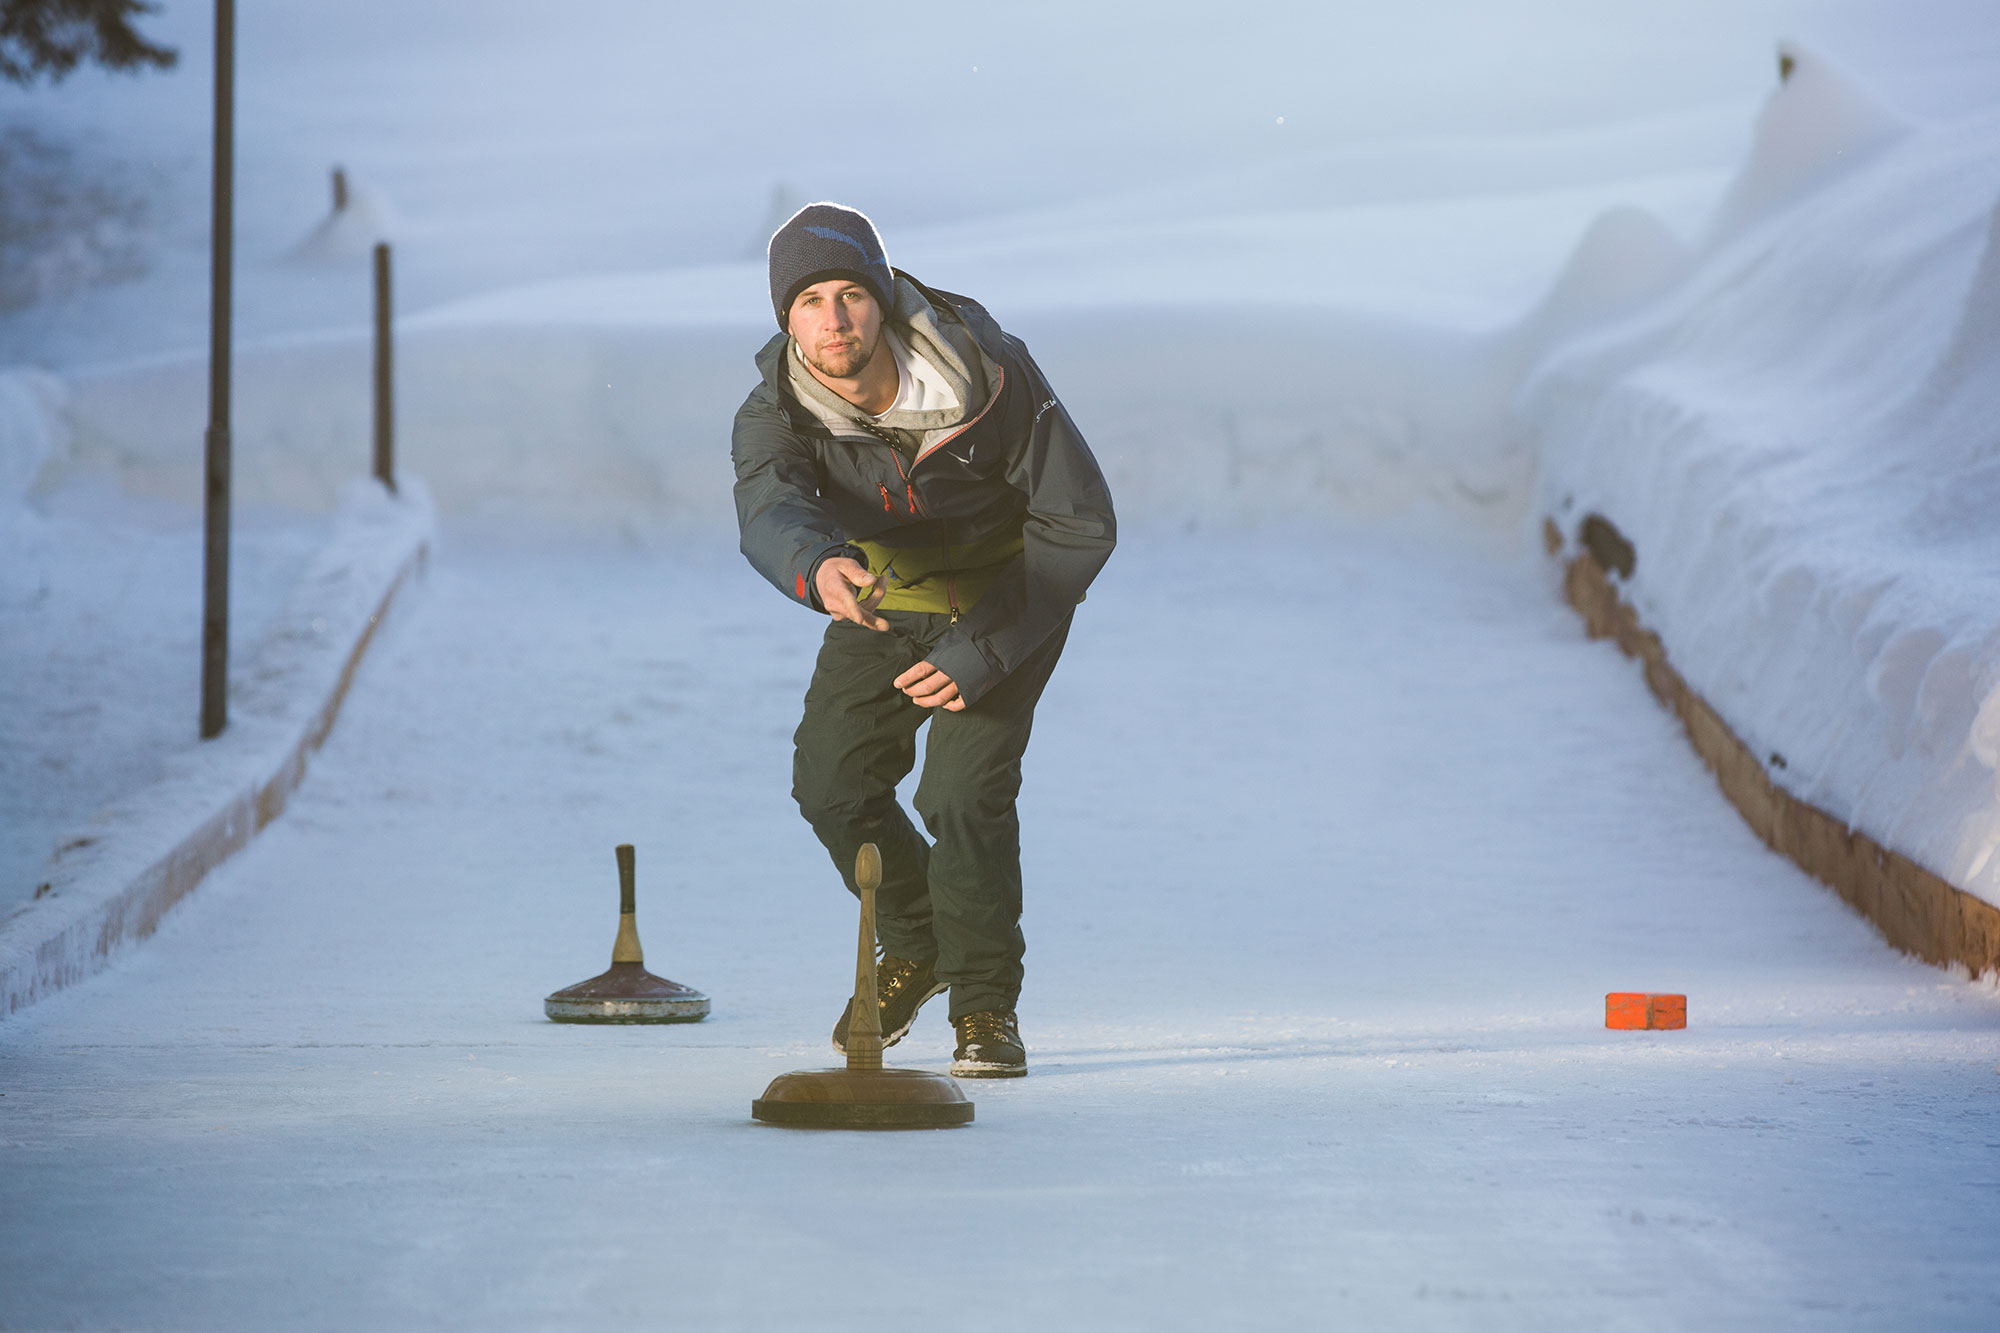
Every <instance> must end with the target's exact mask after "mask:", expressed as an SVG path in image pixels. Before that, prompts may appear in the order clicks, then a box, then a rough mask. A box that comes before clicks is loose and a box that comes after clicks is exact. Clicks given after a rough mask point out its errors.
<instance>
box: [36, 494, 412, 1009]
mask: <svg viewBox="0 0 2000 1333" xmlns="http://www.w3.org/2000/svg"><path fill="white" fill-rule="evenodd" d="M434 532H435V518H434V515H433V511H432V506H431V503H430V500H429V498H428V495H427V493H426V491H425V488H424V486H423V483H422V482H421V481H419V480H417V479H416V478H414V477H410V478H406V479H405V480H404V482H403V483H402V490H401V494H400V495H399V496H395V497H392V496H390V495H389V494H388V493H387V492H386V491H385V490H384V489H383V488H382V487H381V486H380V485H379V484H377V483H375V482H372V481H368V482H356V483H352V484H351V485H350V486H349V487H348V488H347V489H346V490H345V491H344V493H343V494H342V495H341V497H340V500H339V504H338V513H337V515H336V519H335V528H334V536H333V539H332V540H331V541H330V542H329V543H328V545H327V546H326V547H325V548H324V549H323V550H322V551H321V552H320V553H319V555H318V556H317V557H316V558H315V560H314V561H313V563H312V565H311V566H310V567H309V568H308V570H307V572H306V574H305V577H304V578H303V579H302V580H301V581H300V583H299V585H298V587H297V589H296V591H295V592H294V594H293V597H292V600H291V602H290V603H289V605H288V606H287V608H286V609H285V611H284V612H283V613H282V614H281V615H280V616H279V617H278V618H277V621H276V623H275V624H273V625H272V627H271V628H270V629H269V630H268V631H267V632H266V633H265V635H264V636H263V638H262V639H261V640H260V641H259V642H258V644H257V647H256V648H255V649H254V650H253V651H252V652H251V653H250V654H249V655H248V660H247V662H246V663H245V665H244V666H243V667H242V668H241V669H240V670H238V671H235V672H232V679H231V682H230V700H229V708H230V719H229V727H228V729H227V730H226V731H225V732H224V733H223V734H222V735H221V736H220V737H218V738H216V739H215V740H212V741H207V742H204V743H203V744H201V745H199V746H196V747H193V748H191V749H188V750H184V751H182V752H180V753H178V754H176V755H174V756H172V757H171V758H170V759H169V760H168V761H167V763H166V765H165V773H164V775H163V776H162V777H161V778H160V779H159V780H158V781H156V782H155V783H153V784H152V785H151V786H149V787H147V788H146V789H144V790H143V791H141V792H139V793H137V794H136V795H134V796H131V797H129V798H127V799H124V800H121V801H118V802H115V803H114V804H112V805H111V806H109V807H107V808H106V809H104V810H102V811H99V812H98V814H97V815H96V816H95V818H94V819H93V820H92V821H91V823H90V825H89V826H88V827H86V828H82V829H77V830H75V831H74V832H73V833H71V834H70V835H68V836H65V837H63V838H61V839H59V840H58V842H57V844H56V849H55V851H54V854H53V855H52V856H51V857H50V859H49V862H48V865H47V869H46V871H45V872H44V876H43V878H44V880H45V882H44V883H43V884H42V885H41V887H40V888H39V889H38V890H37V892H36V894H35V896H34V898H33V900H31V901H30V902H28V903H27V904H26V905H24V906H23V907H21V908H20V909H18V910H16V911H14V912H13V913H12V914H10V915H8V916H6V917H5V918H4V919H0V1015H4V1014H6V1013H10V1012H12V1011H13V1010H15V1009H18V1008H20V1007H22V1006H23V1005H26V1004H29V1003H32V1002H33V1001H34V1000H35V999H36V998H38V997H39V996H41V995H43V994H46V993H47V992H49V991H51V990H54V989H57V988H59V987H61V986H64V985H67V984H69V983H71V982H74V981H76V980H79V979H81V978H82V977H85V976H88V975H90V974H91V973H93V972H96V971H98V970H99V969H101V968H102V967H103V966H104V965H105V964H106V962H107V961H108V959H109V957H110V955H111V954H112V953H113V952H115V951H116V950H117V949H118V948H119V947H121V946H122V945H124V944H126V943H128V942H131V941H134V940H137V939H141V938H144V937H145V936H147V935H150V934H151V933H152V932H153V930H154V928H155V927H156V926H157V925H158V923H159V919H160V917H161V916H162V915H163V914H164V913H165V912H166V911H167V909H168V908H170V907H171V906H172V905H173V904H174V903H175V902H177V901H179V899H180V898H181V897H183V896H184V895H186V894H187V893H188V892H189V891H190V890H192V889H193V888H194V886H195V885H196V884H197V883H198V882H199V881H200V879H201V877H202V876H203V875H204V874H205V873H207V871H208V870H210V869H211V868H213V867H214V866H215V865H216V864H217V863H219V862H220V861H222V860H223V859H225V858H226V857H228V856H229V855H231V854H232V853H233V852H235V851H237V850H239V849H240V848H241V847H242V846H243V845H244V844H245V843H246V842H247V841H248V840H249V839H250V837H251V836H253V835H254V834H255V833H256V831H257V830H258V829H261V828H262V827H263V826H264V825H265V824H267V823H269V822H270V821H271V820H272V819H275V818H276V817H277V816H278V815H279V814H280V813H281V812H282V811H283V810H284V807H285V803H286V800H287V798H288V797H289V796H290V794H291V792H292V790H293V789H294V788H295V787H296V786H297V785H298V783H299V780H300V779H301V778H302V777H303V776H304V772H305V767H306V763H307V761H308V759H309V757H310V755H311V754H312V752H313V751H314V750H316V749H318V747H319V745H320V742H321V741H323V740H324V739H325V737H326V733H327V731H328V730H329V729H330V728H331V727H332V725H333V720H334V717H335V715H336V714H337V713H338V711H339V708H340V704H341V701H342V700H343V698H344V697H345V695H346V691H347V687H348V684H349V682H350V681H351V679H352V677H353V674H354V671H355V668H356V666H357V665H358V663H359V661H360V658H361V655H362V653H363V652H364V651H365V650H366V648H367V646H368V644H369V642H370V639H371V637H372V635H373V633H374V630H375V626H376V624H377V623H378V621H379V620H380V618H381V617H382V616H383V615H384V614H386V612H387V611H388V609H389V605H390V601H391V599H392V598H393V597H394V595H395V593H396V591H397V589H398V588H399V587H401V586H402V584H403V583H404V582H405V581H406V580H407V579H408V578H409V577H410V576H411V575H412V573H413V572H414V571H415V570H416V569H417V568H418V567H419V566H420V565H421V563H422V561H423V559H424V556H425V553H426V552H427V550H428V548H429V546H430V544H431V542H432V541H433V540H434Z"/></svg>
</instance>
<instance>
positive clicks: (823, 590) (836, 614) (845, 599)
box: [813, 555, 902, 685]
mask: <svg viewBox="0 0 2000 1333" xmlns="http://www.w3.org/2000/svg"><path fill="white" fill-rule="evenodd" d="M813 587H814V589H815V590H817V591H818V593H819V604H820V605H821V606H823V607H825V608H826V613H827V614H828V615H830V616H832V617H833V618H834V619H835V620H851V621H853V622H854V623H855V624H857V625H866V626H867V627H868V628H869V629H887V628H889V622H888V621H886V620H884V619H882V617H880V616H878V615H876V614H875V608H876V607H877V606H879V605H881V603H882V598H883V597H884V596H885V595H886V594H887V593H888V591H889V585H888V584H886V583H883V582H882V581H881V580H880V579H877V578H876V577H875V576H874V575H873V574H870V573H869V572H868V567H867V566H866V565H864V564H862V563H861V562H860V561H859V560H854V559H851V558H849V557H848V556H844V555H836V556H833V557H831V558H829V559H826V560H822V561H820V564H819V570H818V572H817V573H815V574H814V575H813ZM858 588H866V589H869V590H870V591H869V592H867V593H866V594H865V595H864V596H861V597H856V596H855V595H854V594H855V590H856V589H858ZM901 683H902V682H901V681H898V682H897V684H898V685H900V684H901Z"/></svg>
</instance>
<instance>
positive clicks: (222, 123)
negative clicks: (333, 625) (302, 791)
mask: <svg viewBox="0 0 2000 1333" xmlns="http://www.w3.org/2000/svg"><path fill="white" fill-rule="evenodd" d="M235 87H236V0H215V194H214V205H213V214H212V221H211V223H210V228H209V233H210V240H211V249H210V252H209V275H210V280H211V283H212V286H211V288H210V295H209V307H208V435H207V437H206V448H205V450H204V453H205V455H206V467H207V478H208V480H207V486H206V487H205V491H204V496H205V503H204V508H203V520H204V542H203V546H202V581H201V737H202V739H203V740H208V739H209V738H211V737H213V736H219V735H221V734H222V729H223V727H224V726H226V725H227V724H228V721H229V703H228V687H229V276H230V267H231V264H232V262H233V259H232V249H233V247H232V244H231V242H232V236H231V231H232V226H231V223H232V220H233V217H234V213H235V200H234V183H235V181H234V177H235V143H236V125H235V122H236V93H235Z"/></svg>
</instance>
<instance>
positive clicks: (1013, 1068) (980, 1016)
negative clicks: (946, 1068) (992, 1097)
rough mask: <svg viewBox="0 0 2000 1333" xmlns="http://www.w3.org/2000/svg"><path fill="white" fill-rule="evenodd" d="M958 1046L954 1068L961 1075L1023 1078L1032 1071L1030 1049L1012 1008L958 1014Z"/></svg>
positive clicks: (952, 1023) (957, 1074) (955, 1019)
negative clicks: (1030, 1068)
mask: <svg viewBox="0 0 2000 1333" xmlns="http://www.w3.org/2000/svg"><path fill="white" fill-rule="evenodd" d="M951 1025H952V1026H953V1027H954V1028H957V1029H958V1050H956V1051H955V1052H953V1053H952V1057H951V1072H952V1073H953V1074H955V1075H956V1076H958V1077H959V1078H1019V1077H1021V1075H1023V1074H1025V1073H1027V1072H1028V1051H1027V1048H1026V1047H1024V1046H1023V1045H1021V1025H1020V1023H1019V1022H1018V1021H1016V1020H1015V1018H1014V1011H1013V1010H1012V1009H983V1010H981V1011H980V1012H978V1013H976V1014H966V1015H965V1016H964V1017H962V1018H954V1019H953V1020H952V1021H951Z"/></svg>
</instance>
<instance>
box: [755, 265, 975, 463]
mask: <svg viewBox="0 0 2000 1333" xmlns="http://www.w3.org/2000/svg"><path fill="white" fill-rule="evenodd" d="M974 309H975V310H977V307H974ZM977 314H978V315H979V316H980V317H982V318H983V317H984V315H985V312H984V311H977ZM984 322H985V323H986V324H987V325H989V326H990V325H991V320H990V319H986V320H984ZM887 328H893V329H894V330H895V332H896V334H897V336H898V337H900V338H901V339H902V340H903V342H904V345H905V346H906V347H907V348H908V349H909V351H910V353H911V355H913V356H919V357H922V358H923V359H924V360H925V361H926V362H928V363H929V364H930V366H931V367H932V368H933V369H935V370H936V371H937V372H938V374H939V375H940V376H941V377H942V378H943V379H944V380H945V382H946V383H947V384H949V385H950V386H951V389H952V391H953V393H954V394H955V395H956V396H957V398H958V405H957V406H955V407H948V408H941V409H937V410H932V411H915V410H909V409H903V410H891V411H889V412H885V413H883V414H882V415H881V416H880V417H874V416H870V415H869V414H868V413H866V412H863V411H862V410H861V409H860V408H858V407H856V406H855V405H854V404H852V403H850V402H848V401H847V400H846V399H845V398H842V397H841V396H840V395H839V394H837V393H835V392H834V391H833V390H831V389H829V388H827V387H826V386H825V385H824V384H821V383H820V382H819V380H818V379H816V378H814V376H813V373H812V372H811V371H810V370H808V369H807V368H806V365H805V361H804V358H803V356H802V355H801V354H800V352H799V350H798V343H797V341H796V340H795V339H793V338H792V336H791V335H790V334H786V333H781V334H779V335H778V336H777V337H775V338H773V339H771V341H769V342H768V343H766V344H764V347H763V350H762V351H760V352H758V354H757V368H758V369H759V370H760V371H762V372H763V374H764V380H765V382H766V383H767V384H769V385H770V386H771V387H772V388H774V389H778V390H780V391H782V392H783V393H785V394H786V395H787V396H789V397H790V398H791V399H792V400H793V401H795V402H797V403H798V404H799V405H800V406H801V407H803V408H805V410H806V411H807V412H808V413H810V414H811V415H812V416H813V417H814V418H816V419H817V420H818V421H819V422H820V424H821V425H823V426H825V427H826V429H827V430H828V431H829V432H830V433H832V434H834V435H849V436H860V437H864V438H869V439H881V438H882V437H883V436H884V435H885V434H888V435H891V436H892V437H895V438H900V439H902V440H903V441H905V442H907V443H908V444H909V445H910V446H911V447H913V448H914V449H917V450H921V449H922V448H923V447H924V446H925V445H927V444H928V443H930V442H931V441H932V440H933V439H936V438H940V437H942V436H943V435H945V434H948V433H949V432H951V431H954V430H956V429H958V428H959V427H960V426H963V425H964V424H965V423H966V422H968V421H970V420H972V419H973V418H975V417H977V416H978V415H979V414H980V413H981V412H983V411H985V409H986V407H987V405H988V403H989V401H990V400H991V398H992V396H993V392H994V390H995V388H996V387H997V386H998V385H999V384H1000V383H1001V380H1002V376H1001V373H1000V365H999V361H998V359H997V357H996V356H995V355H994V353H993V352H989V351H988V350H987V348H986V347H984V346H982V345H981V340H980V338H979V336H978V334H977V333H976V332H975V331H974V329H973V328H971V327H969V326H968V325H967V323H966V322H965V320H964V318H963V317H962V315H961V313H960V311H959V310H958V309H956V308H954V307H953V306H952V305H950V304H948V303H946V302H945V301H944V300H943V299H942V298H941V297H936V296H933V295H932V294H931V293H930V291H929V290H928V289H927V288H925V287H924V286H922V285H921V284H920V283H918V282H916V281H915V280H914V279H912V278H910V277H908V276H906V275H905V274H903V273H900V272H899V273H897V274H896V305H895V309H894V310H893V311H891V312H890V315H889V319H888V320H887V321H885V330H886V329H887ZM981 332H985V330H981ZM991 336H992V338H993V340H994V341H995V342H996V344H997V342H998V337H999V330H998V329H997V328H992V329H991ZM995 350H996V351H997V347H996V349H995ZM877 355H883V356H886V355H889V349H888V348H887V347H886V346H885V347H883V348H881V349H880V350H879V351H878V353H877Z"/></svg>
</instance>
